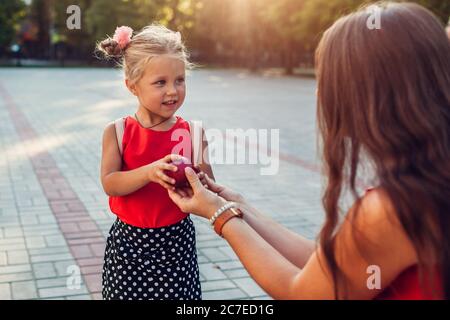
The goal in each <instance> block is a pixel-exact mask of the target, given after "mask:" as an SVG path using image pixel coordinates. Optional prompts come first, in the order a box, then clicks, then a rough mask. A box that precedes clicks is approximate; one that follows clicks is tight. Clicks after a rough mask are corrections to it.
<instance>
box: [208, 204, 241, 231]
mask: <svg viewBox="0 0 450 320" xmlns="http://www.w3.org/2000/svg"><path fill="white" fill-rule="evenodd" d="M243 216H244V213H243V212H242V211H241V210H240V209H239V208H229V209H228V210H226V211H225V212H223V213H222V214H220V215H219V216H218V217H217V219H216V220H215V221H214V231H215V232H216V233H217V234H218V235H219V236H221V237H222V238H223V235H222V229H223V226H224V225H225V223H227V222H228V221H230V220H231V219H233V218H242V217H243Z"/></svg>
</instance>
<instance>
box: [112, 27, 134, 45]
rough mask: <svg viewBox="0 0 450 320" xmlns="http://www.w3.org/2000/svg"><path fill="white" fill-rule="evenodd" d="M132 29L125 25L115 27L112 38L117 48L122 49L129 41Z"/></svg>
mask: <svg viewBox="0 0 450 320" xmlns="http://www.w3.org/2000/svg"><path fill="white" fill-rule="evenodd" d="M132 35H133V29H131V28H130V27H127V26H121V27H117V28H116V31H115V32H114V36H113V40H114V41H116V42H117V43H118V45H119V48H120V49H122V50H124V49H125V48H126V47H127V45H128V44H129V43H130V41H131V37H132Z"/></svg>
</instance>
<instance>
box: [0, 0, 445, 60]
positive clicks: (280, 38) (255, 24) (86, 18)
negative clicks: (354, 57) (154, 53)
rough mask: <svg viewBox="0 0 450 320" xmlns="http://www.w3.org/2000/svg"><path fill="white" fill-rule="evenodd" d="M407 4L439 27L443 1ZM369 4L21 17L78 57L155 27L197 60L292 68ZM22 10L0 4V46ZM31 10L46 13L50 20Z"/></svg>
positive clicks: (248, 1)
mask: <svg viewBox="0 0 450 320" xmlns="http://www.w3.org/2000/svg"><path fill="white" fill-rule="evenodd" d="M398 1H402V0H398ZM410 1H414V2H417V3H419V4H421V5H423V6H425V7H427V8H429V9H430V10H431V11H433V12H434V13H435V14H436V15H437V16H438V17H439V18H440V19H441V20H442V22H444V23H447V21H448V19H449V16H450V1H443V0H410ZM371 2H375V1H373V0H275V1H274V0H114V1H111V0H33V1H32V5H31V6H30V8H31V10H30V12H31V14H30V16H29V19H31V20H33V21H34V22H35V25H38V26H39V29H40V30H39V35H40V39H41V43H42V44H44V45H45V43H46V42H49V41H47V38H48V37H47V38H46V35H48V34H50V35H51V39H52V40H53V41H52V43H55V42H57V41H64V42H65V43H66V44H68V45H69V46H71V47H72V48H73V47H76V48H78V49H82V51H84V52H86V53H89V52H90V53H92V51H93V48H94V46H95V43H96V42H98V41H100V40H102V39H104V38H105V37H106V36H107V35H110V36H111V35H112V34H113V33H114V30H115V28H116V27H117V26H120V25H128V26H130V27H132V28H133V29H134V30H139V29H141V28H142V27H144V26H146V25H148V24H151V23H155V22H157V23H161V24H164V25H166V26H168V27H169V28H171V29H173V30H177V31H181V32H182V33H183V37H184V38H185V39H187V44H188V46H189V47H190V49H191V50H192V51H194V52H196V53H197V56H199V57H201V58H202V59H204V60H207V61H212V62H214V61H215V62H224V63H227V61H228V62H229V63H230V64H240V65H246V66H249V67H251V68H253V67H254V66H255V65H257V64H258V63H259V62H261V61H266V62H267V61H269V63H272V62H270V61H275V60H277V59H278V60H277V61H278V62H280V61H282V63H281V64H282V65H284V66H285V67H286V68H292V67H293V66H294V65H295V63H298V60H299V59H301V57H302V56H304V54H305V53H312V52H313V51H314V48H315V47H316V45H317V43H318V41H319V39H320V37H321V35H322V33H323V32H324V31H325V30H326V29H327V28H328V27H329V26H331V25H332V24H333V22H334V21H336V20H337V19H338V18H339V17H341V16H342V15H345V14H347V13H349V12H351V11H353V10H355V9H357V8H358V7H360V6H361V5H364V4H366V3H371ZM73 4H75V5H78V6H79V7H80V8H81V13H82V17H81V24H82V26H81V30H69V29H68V28H67V27H66V20H67V18H68V14H67V13H66V9H67V7H68V6H69V5H73ZM25 12H26V10H25V6H24V3H23V2H22V1H21V0H1V1H0V31H1V32H0V48H2V47H5V46H7V45H9V44H10V43H11V41H12V39H13V37H14V34H15V30H17V28H18V26H19V24H18V21H19V20H20V19H21V18H23V17H24V16H25ZM33 12H34V13H33ZM39 12H44V13H45V14H46V15H47V16H49V17H50V16H51V21H47V20H48V19H47V17H45V19H44V17H43V15H42V14H40V13H39ZM48 12H50V13H51V14H47V13H48ZM46 28H47V29H49V30H45V29H46ZM291 60H292V61H291ZM296 61H297V62H296ZM272 64H277V63H276V62H275V63H272Z"/></svg>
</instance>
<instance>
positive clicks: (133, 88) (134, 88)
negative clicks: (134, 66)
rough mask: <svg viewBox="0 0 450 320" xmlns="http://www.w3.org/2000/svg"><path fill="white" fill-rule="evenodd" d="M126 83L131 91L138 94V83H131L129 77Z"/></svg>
mask: <svg viewBox="0 0 450 320" xmlns="http://www.w3.org/2000/svg"><path fill="white" fill-rule="evenodd" d="M125 85H126V86H127V88H128V90H130V92H131V93H132V94H133V95H136V84H134V83H133V84H131V82H130V81H129V80H128V79H125Z"/></svg>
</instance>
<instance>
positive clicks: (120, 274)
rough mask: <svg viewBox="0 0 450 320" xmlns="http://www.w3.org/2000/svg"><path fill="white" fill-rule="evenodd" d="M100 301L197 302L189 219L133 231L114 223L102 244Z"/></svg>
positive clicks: (119, 223) (193, 245)
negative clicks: (105, 241)
mask: <svg viewBox="0 0 450 320" xmlns="http://www.w3.org/2000/svg"><path fill="white" fill-rule="evenodd" d="M102 285H103V292H102V294H103V299H106V300H113V299H114V300H115V299H118V300H200V299H201V298H202V296H201V287H200V278H199V270H198V262H197V252H196V248H195V228H194V224H193V222H192V220H191V219H190V218H189V217H186V218H185V219H183V220H182V221H180V222H178V223H176V224H173V225H170V226H167V227H161V228H148V229H147V228H138V227H134V226H131V225H128V224H126V223H124V222H122V221H121V220H119V219H117V220H116V221H115V222H114V224H113V226H112V227H111V230H110V231H109V236H108V239H107V243H106V250H105V259H104V264H103V275H102Z"/></svg>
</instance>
